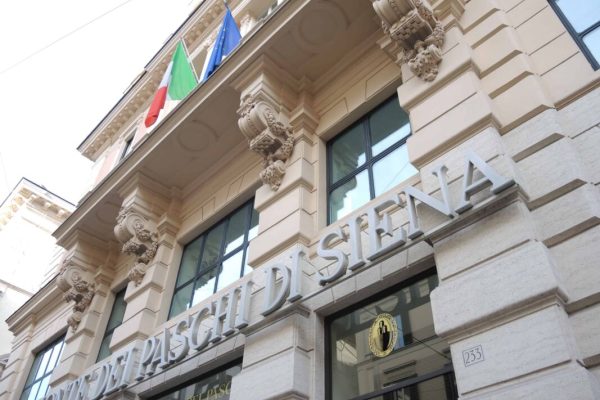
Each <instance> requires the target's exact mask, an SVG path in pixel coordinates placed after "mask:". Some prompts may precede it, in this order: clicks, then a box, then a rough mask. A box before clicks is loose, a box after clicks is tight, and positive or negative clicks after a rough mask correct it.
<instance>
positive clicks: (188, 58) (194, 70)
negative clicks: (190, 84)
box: [179, 39, 200, 82]
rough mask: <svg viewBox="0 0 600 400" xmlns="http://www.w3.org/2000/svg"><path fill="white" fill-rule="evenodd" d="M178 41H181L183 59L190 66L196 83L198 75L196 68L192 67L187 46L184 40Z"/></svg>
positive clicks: (192, 63)
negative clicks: (185, 59)
mask: <svg viewBox="0 0 600 400" xmlns="http://www.w3.org/2000/svg"><path fill="white" fill-rule="evenodd" d="M179 40H180V41H181V45H182V46H183V50H184V51H185V57H186V58H187V60H188V64H190V67H192V72H193V73H194V77H195V78H196V82H200V80H199V79H198V73H197V72H196V67H194V62H193V61H192V60H190V52H189V50H188V48H187V46H186V45H185V40H183V39H179Z"/></svg>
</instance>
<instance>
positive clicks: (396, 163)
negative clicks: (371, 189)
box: [373, 146, 418, 196]
mask: <svg viewBox="0 0 600 400" xmlns="http://www.w3.org/2000/svg"><path fill="white" fill-rule="evenodd" d="M417 172H418V171H417V170H416V168H415V167H413V166H412V164H411V163H410V162H409V161H408V149H407V147H406V146H400V147H399V148H397V149H396V150H394V151H392V152H391V153H390V154H388V155H387V156H385V157H384V158H382V159H381V160H379V161H377V162H376V163H375V165H373V180H374V183H375V196H379V195H380V194H382V193H383V192H385V191H388V190H390V189H391V188H393V187H394V186H396V185H397V184H399V183H400V182H402V181H404V180H405V179H407V178H410V177H411V176H413V175H414V174H416V173H417Z"/></svg>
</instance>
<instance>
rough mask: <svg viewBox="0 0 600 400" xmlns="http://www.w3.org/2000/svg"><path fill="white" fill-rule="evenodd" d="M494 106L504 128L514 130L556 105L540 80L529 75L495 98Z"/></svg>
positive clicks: (495, 113)
mask: <svg viewBox="0 0 600 400" xmlns="http://www.w3.org/2000/svg"><path fill="white" fill-rule="evenodd" d="M515 99H519V101H515ZM493 105H494V115H496V116H497V118H498V120H499V122H500V124H501V126H502V128H503V129H512V128H513V127H515V126H517V125H519V124H521V123H523V122H525V121H526V120H528V119H529V118H531V117H533V116H534V115H536V114H538V113H540V112H541V111H543V110H545V109H547V108H550V107H552V106H553V105H554V104H553V103H552V101H551V100H550V98H549V97H548V96H547V94H546V91H545V89H544V87H543V85H542V82H541V80H540V78H539V77H538V76H535V75H527V76H526V77H524V78H523V79H521V80H520V81H518V82H516V83H514V84H512V86H510V87H509V88H507V89H506V90H505V91H504V92H503V93H501V94H499V95H498V96H497V97H496V98H494V100H493Z"/></svg>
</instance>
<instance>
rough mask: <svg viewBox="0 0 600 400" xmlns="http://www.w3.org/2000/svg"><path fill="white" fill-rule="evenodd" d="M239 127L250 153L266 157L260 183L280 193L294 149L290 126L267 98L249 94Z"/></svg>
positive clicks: (243, 103) (240, 112)
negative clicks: (282, 119) (278, 190)
mask: <svg viewBox="0 0 600 400" xmlns="http://www.w3.org/2000/svg"><path fill="white" fill-rule="evenodd" d="M238 115H239V116H240V119H239V120H238V125H239V127H240V130H241V131H242V133H243V134H244V136H245V137H246V138H247V139H248V143H249V145H250V149H252V150H253V151H255V152H257V153H258V154H260V155H261V156H262V157H263V170H262V171H261V173H260V179H261V180H262V182H263V183H265V184H268V185H270V186H271V189H273V190H277V189H279V186H280V185H281V181H282V179H283V175H285V164H286V162H287V160H288V159H289V158H290V155H291V154H292V150H293V149H294V135H293V133H292V128H291V126H290V125H289V124H288V123H287V122H281V120H280V119H279V107H278V106H277V105H276V104H274V102H273V101H270V99H268V98H267V97H266V96H262V95H261V93H260V92H259V93H258V94H247V95H245V96H244V97H242V100H241V105H240V108H239V110H238Z"/></svg>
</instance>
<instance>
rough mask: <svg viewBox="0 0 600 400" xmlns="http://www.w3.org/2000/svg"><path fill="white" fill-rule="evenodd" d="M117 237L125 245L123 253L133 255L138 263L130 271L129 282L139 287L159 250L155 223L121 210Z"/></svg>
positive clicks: (116, 228) (118, 218) (116, 231)
mask: <svg viewBox="0 0 600 400" xmlns="http://www.w3.org/2000/svg"><path fill="white" fill-rule="evenodd" d="M114 232H115V236H116V238H117V239H118V240H119V242H121V243H122V244H123V247H122V248H121V252H123V253H124V254H128V255H129V254H133V255H135V256H136V261H135V264H134V265H133V267H132V268H131V269H130V270H129V275H128V277H129V280H131V281H133V282H135V285H136V286H138V285H139V284H140V283H141V282H142V279H143V278H144V275H145V274H146V270H147V268H148V264H149V263H150V262H151V261H152V259H153V258H154V256H155V255H156V251H157V250H158V233H157V230H156V226H155V224H154V223H152V222H151V221H149V220H148V219H146V218H145V217H143V216H142V215H141V214H138V213H136V212H135V211H132V210H126V209H121V211H120V212H119V215H118V216H117V225H116V226H115V229H114Z"/></svg>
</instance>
